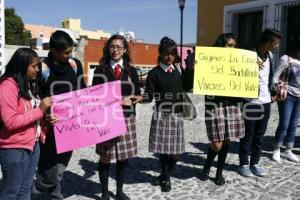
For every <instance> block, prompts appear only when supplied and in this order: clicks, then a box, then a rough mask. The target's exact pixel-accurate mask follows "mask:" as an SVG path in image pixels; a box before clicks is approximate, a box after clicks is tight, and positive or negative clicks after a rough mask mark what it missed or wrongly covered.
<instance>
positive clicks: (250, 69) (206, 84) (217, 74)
mask: <svg viewBox="0 0 300 200" xmlns="http://www.w3.org/2000/svg"><path fill="white" fill-rule="evenodd" d="M195 60H196V64H195V73H194V89H193V92H194V94H205V95H215V96H231V97H248V98H257V97H258V86H259V85H258V84H259V67H258V64H257V54H256V53H255V52H253V51H248V50H243V49H236V48H221V47H196V53H195Z"/></svg>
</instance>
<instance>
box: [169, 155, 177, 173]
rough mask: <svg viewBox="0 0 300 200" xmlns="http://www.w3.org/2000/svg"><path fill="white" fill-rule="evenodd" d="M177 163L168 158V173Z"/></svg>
mask: <svg viewBox="0 0 300 200" xmlns="http://www.w3.org/2000/svg"><path fill="white" fill-rule="evenodd" d="M177 161H178V160H177V159H175V158H173V157H172V156H170V157H169V161H168V167H169V173H170V172H171V171H172V170H173V168H174V167H175V165H176V163H177Z"/></svg>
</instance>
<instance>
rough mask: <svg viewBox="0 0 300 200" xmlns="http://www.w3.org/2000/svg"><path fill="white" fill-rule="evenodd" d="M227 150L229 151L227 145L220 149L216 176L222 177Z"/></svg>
mask: <svg viewBox="0 0 300 200" xmlns="http://www.w3.org/2000/svg"><path fill="white" fill-rule="evenodd" d="M228 150H229V145H223V146H222V149H221V150H220V151H219V153H218V165H217V176H222V172H223V168H224V165H225V160H226V157H227V154H228Z"/></svg>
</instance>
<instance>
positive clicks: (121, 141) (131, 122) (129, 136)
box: [93, 60, 141, 160]
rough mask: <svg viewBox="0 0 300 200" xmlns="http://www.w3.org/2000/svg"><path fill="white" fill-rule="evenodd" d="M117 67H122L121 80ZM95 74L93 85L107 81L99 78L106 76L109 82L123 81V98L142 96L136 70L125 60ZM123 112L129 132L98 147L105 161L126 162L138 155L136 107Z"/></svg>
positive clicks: (125, 108) (105, 67) (104, 67)
mask: <svg viewBox="0 0 300 200" xmlns="http://www.w3.org/2000/svg"><path fill="white" fill-rule="evenodd" d="M117 65H120V66H121V73H120V77H119V78H118V77H116V74H115V68H116V66H117ZM94 74H95V75H96V76H95V77H94V78H93V85H98V84H102V83H104V82H105V80H103V78H102V77H98V76H97V75H104V76H105V77H106V78H107V81H108V82H111V81H116V80H121V92H122V96H123V97H126V96H129V95H140V94H141V91H140V87H139V79H138V75H137V72H136V69H135V68H134V67H132V66H124V64H123V60H121V61H120V62H118V63H117V62H114V61H111V62H110V64H108V65H104V66H99V67H98V68H97V69H96V70H95V72H94ZM128 82H129V83H130V85H129V84H128ZM123 112H124V118H125V123H126V126H127V132H126V133H125V134H124V135H121V136H118V137H116V138H113V139H111V140H108V141H106V142H103V143H100V144H97V145H96V153H97V154H98V155H99V156H100V157H101V158H103V159H105V160H111V159H117V160H125V159H128V158H131V157H134V156H135V155H136V154H137V137H136V122H135V114H136V113H135V105H131V106H123Z"/></svg>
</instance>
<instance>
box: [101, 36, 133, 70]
mask: <svg viewBox="0 0 300 200" xmlns="http://www.w3.org/2000/svg"><path fill="white" fill-rule="evenodd" d="M113 40H122V42H123V45H124V49H125V50H126V52H124V54H123V56H122V58H123V63H124V67H125V69H126V68H128V67H129V66H130V56H129V47H128V43H127V41H126V38H125V37H124V36H122V35H118V34H116V35H113V36H111V37H110V38H109V39H108V40H107V41H106V43H105V45H104V47H103V57H102V58H101V59H100V61H99V64H100V66H106V65H109V63H110V59H111V56H110V51H109V46H110V45H111V42H112V41H113Z"/></svg>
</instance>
